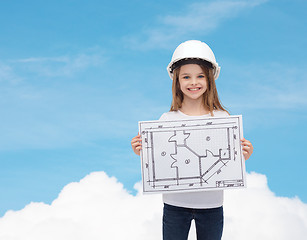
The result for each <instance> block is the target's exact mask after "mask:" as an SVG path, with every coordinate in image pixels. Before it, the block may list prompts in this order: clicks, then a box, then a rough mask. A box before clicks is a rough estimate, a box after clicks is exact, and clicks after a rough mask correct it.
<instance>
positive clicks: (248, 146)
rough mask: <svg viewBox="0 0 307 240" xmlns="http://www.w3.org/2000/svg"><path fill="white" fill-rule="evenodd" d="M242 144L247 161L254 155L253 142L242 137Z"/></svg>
mask: <svg viewBox="0 0 307 240" xmlns="http://www.w3.org/2000/svg"><path fill="white" fill-rule="evenodd" d="M241 145H242V146H243V147H242V150H243V156H244V158H245V161H246V160H247V159H249V157H250V156H251V155H252V153H253V150H254V147H253V145H252V143H251V142H250V141H248V140H246V139H245V138H242V139H241Z"/></svg>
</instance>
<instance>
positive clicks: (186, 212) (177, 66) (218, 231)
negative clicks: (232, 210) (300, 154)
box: [131, 40, 253, 240]
mask: <svg viewBox="0 0 307 240" xmlns="http://www.w3.org/2000/svg"><path fill="white" fill-rule="evenodd" d="M167 71H168V73H169V76H170V78H171V79H172V81H173V85H172V93H173V99H172V105H171V109H170V111H169V112H166V113H164V114H162V116H161V117H160V120H178V119H197V118H203V117H208V116H222V117H225V116H229V113H228V112H227V111H226V110H225V108H224V107H223V106H222V104H221V102H220V100H219V97H218V93H217V89H216V85H215V80H216V79H217V78H218V76H219V72H220V67H219V66H218V64H217V62H216V60H215V56H214V54H213V52H212V50H211V49H210V47H209V46H208V45H207V44H205V43H203V42H201V41H197V40H190V41H186V42H184V43H181V44H180V45H179V46H178V47H177V48H176V50H175V51H174V53H173V56H172V60H171V62H170V63H169V65H168V67H167ZM241 142H242V146H243V147H242V149H243V155H244V158H245V160H247V159H248V158H249V157H250V156H251V154H252V152H253V145H252V144H251V142H250V141H248V140H246V139H244V138H243V139H241ZM131 146H132V149H133V151H134V152H135V153H136V154H137V155H140V150H141V148H142V140H141V136H140V135H137V136H135V137H134V138H133V139H132V141H131ZM223 195H224V192H223V190H216V191H201V192H185V193H167V194H163V202H164V209H163V239H164V240H187V238H188V235H189V230H190V226H191V221H192V220H193V219H194V220H195V226H196V235H197V239H198V240H209V239H210V240H220V239H221V237H222V232H223V223H224V216H223Z"/></svg>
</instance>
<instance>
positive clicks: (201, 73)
mask: <svg viewBox="0 0 307 240" xmlns="http://www.w3.org/2000/svg"><path fill="white" fill-rule="evenodd" d="M181 75H191V73H180V74H179V76H181ZM196 75H205V74H204V73H203V72H200V73H197V74H196Z"/></svg>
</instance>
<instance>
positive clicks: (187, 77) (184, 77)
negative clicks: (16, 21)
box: [182, 76, 190, 79]
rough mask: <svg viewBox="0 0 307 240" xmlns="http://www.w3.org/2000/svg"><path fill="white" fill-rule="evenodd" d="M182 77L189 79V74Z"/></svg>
mask: <svg viewBox="0 0 307 240" xmlns="http://www.w3.org/2000/svg"><path fill="white" fill-rule="evenodd" d="M182 78H183V79H189V78H190V77H189V76H183V77H182Z"/></svg>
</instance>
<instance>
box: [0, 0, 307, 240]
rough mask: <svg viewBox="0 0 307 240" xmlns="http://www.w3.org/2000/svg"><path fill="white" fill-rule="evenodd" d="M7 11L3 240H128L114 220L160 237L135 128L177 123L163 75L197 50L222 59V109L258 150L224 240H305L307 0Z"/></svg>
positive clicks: (33, 6)
mask: <svg viewBox="0 0 307 240" xmlns="http://www.w3.org/2000/svg"><path fill="white" fill-rule="evenodd" d="M0 6H1V7H0V29H1V33H0V36H1V37H0V116H1V125H0V133H1V134H0V163H1V167H0V191H1V197H0V216H1V218H0V230H1V231H0V233H1V234H2V235H0V239H1V240H2V239H5V240H8V239H14V240H15V239H36V238H37V239H41V236H42V234H44V236H45V234H46V233H50V232H54V233H53V234H57V233H56V232H57V231H54V230H55V229H57V230H61V231H59V232H61V233H63V234H62V235H61V237H59V236H55V235H54V236H51V235H50V239H55V238H57V239H85V238H86V239H98V238H99V237H102V236H104V237H106V236H108V237H111V236H112V235H114V234H122V233H121V232H118V231H117V232H116V233H114V232H113V231H112V229H113V228H114V226H115V225H114V224H113V222H112V221H115V220H114V219H112V216H113V214H114V211H113V212H112V213H111V212H109V210H110V209H116V208H117V207H119V208H120V210H122V214H121V215H117V218H116V219H117V220H118V222H119V223H121V221H122V223H123V224H124V223H128V225H127V226H125V227H126V229H127V232H129V231H130V232H129V233H127V234H133V233H134V234H136V233H135V232H136V230H133V231H132V229H138V230H140V229H142V231H141V230H140V231H139V232H138V233H137V234H138V235H137V234H136V235H131V236H135V238H134V239H144V236H147V235H148V234H149V233H150V234H151V235H152V236H156V238H155V237H153V238H152V239H157V237H159V236H160V235H159V234H160V225H161V219H160V218H161V216H160V215H161V210H162V209H161V208H162V205H161V204H162V203H161V199H160V196H150V197H148V196H145V197H144V196H142V195H141V194H140V192H139V191H138V189H139V188H138V182H139V181H140V179H141V174H140V161H139V158H138V157H137V156H136V155H134V154H133V152H132V151H131V147H130V140H131V138H132V137H133V136H134V135H136V133H137V130H138V129H137V122H138V121H140V120H152V119H158V118H159V117H160V115H161V114H162V113H163V112H166V111H168V110H169V106H170V101H171V81H170V80H169V78H168V75H167V72H166V70H165V69H166V66H167V64H168V62H169V61H170V58H171V55H172V52H173V50H174V49H175V47H176V46H177V45H178V44H179V43H181V42H182V41H185V40H188V39H199V40H202V41H204V42H206V43H208V44H209V45H210V46H211V48H212V49H213V51H214V53H215V55H216V58H217V61H218V63H219V64H220V65H221V67H222V68H221V74H220V77H219V79H218V80H217V87H218V91H219V94H220V98H221V100H222V102H223V104H224V105H225V106H226V107H227V108H228V110H229V111H230V112H231V114H242V115H243V121H244V135H245V137H246V138H247V139H249V140H251V141H252V142H253V144H254V147H255V151H254V154H253V156H252V157H251V158H250V160H248V162H247V164H246V165H247V166H246V167H247V171H248V172H249V175H248V176H249V177H248V184H249V188H248V189H247V190H243V191H227V193H226V194H227V195H226V199H225V220H226V226H225V234H224V239H233V238H234V237H233V236H236V239H246V234H248V233H251V231H256V230H257V231H256V232H255V234H254V235H253V236H258V238H256V237H255V239H272V238H273V237H272V236H276V234H281V236H280V237H279V238H276V239H289V238H290V236H295V237H293V238H292V239H302V238H300V237H301V236H304V235H305V236H306V229H307V220H306V219H307V213H306V211H307V210H306V208H307V207H306V205H307V192H306V185H307V184H306V177H305V171H306V168H307V164H306V153H305V151H306V140H305V136H306V133H307V131H306V130H307V128H306V124H305V123H306V120H307V111H306V110H307V100H306V95H307V81H306V79H307V76H306V75H307V74H306V71H305V69H306V67H307V66H306V60H305V59H306V58H305V57H306V39H307V36H306V35H307V34H306V33H307V29H306V26H307V23H306V18H305V12H306V10H305V9H306V7H307V4H306V2H305V1H303V0H294V1H286V0H278V1H277V0H270V1H269V0H268V1H265V0H263V1H260V0H258V1H256V0H255V1H243V0H240V1H239V0H238V1H190V2H189V3H187V2H186V1H178V0H177V1H173V0H169V1H160V0H158V1H138V0H131V1H119V0H115V1H112V2H101V1H86V2H84V1H81V0H75V1H73V0H71V1H68V0H67V1H57V0H55V1H52V2H41V1H34V0H31V1H27V2H25V1H14V0H13V1H9V2H8V1H5V2H2V3H1V4H0ZM136 183H137V184H136ZM135 184H136V188H135V187H134V186H135ZM148 205H152V206H154V207H152V208H148ZM116 212H117V210H116ZM145 213H146V214H145ZM116 214H119V213H116ZM119 219H120V220H119ZM247 219H248V220H247ZM263 219H265V221H264V220H263ZM290 220H291V222H290ZM130 221H131V222H135V225H133V226H132V225H129V224H131V222H130ZM273 222H274V224H273V225H274V227H271V226H272V223H273ZM290 223H291V224H290ZM255 224H256V225H257V226H259V229H254V230H253V227H254V226H255ZM259 224H260V225H259ZM101 225H104V226H105V228H104V230H102V229H101V228H100V227H101ZM242 225H244V229H246V231H242V228H241V227H240V226H242ZM289 226H291V227H289ZM16 228H18V229H19V231H16ZM3 229H5V231H4V230H3ZM34 229H35V230H34ZM129 229H130V230H129ZM232 229H233V230H232ZM240 229H241V230H240ZM294 230H295V231H294ZM123 232H124V231H123ZM257 234H262V235H257ZM295 234H297V235H295ZM303 234H304V235H303ZM129 236H130V235H129ZM117 238H118V239H119V238H120V235H118V236H117ZM131 238H132V237H131ZM147 239H149V238H147ZM249 239H252V238H251V237H249Z"/></svg>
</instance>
